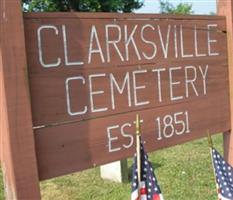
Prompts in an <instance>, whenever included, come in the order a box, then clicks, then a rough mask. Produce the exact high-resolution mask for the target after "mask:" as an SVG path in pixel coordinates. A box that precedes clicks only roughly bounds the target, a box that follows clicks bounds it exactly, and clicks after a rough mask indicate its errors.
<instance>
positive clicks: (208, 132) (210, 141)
mask: <svg viewBox="0 0 233 200" xmlns="http://www.w3.org/2000/svg"><path fill="white" fill-rule="evenodd" d="M207 137H208V144H209V149H210V157H211V164H212V168H213V171H214V176H215V173H216V172H215V168H214V161H213V152H212V150H213V141H212V138H211V135H210V131H209V130H207ZM214 180H215V185H216V190H217V194H218V184H217V180H216V178H215V179H214Z"/></svg>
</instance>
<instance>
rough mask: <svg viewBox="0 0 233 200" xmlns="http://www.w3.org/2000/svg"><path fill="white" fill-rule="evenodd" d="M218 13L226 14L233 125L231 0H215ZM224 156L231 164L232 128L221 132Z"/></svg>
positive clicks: (232, 5)
mask: <svg viewBox="0 0 233 200" xmlns="http://www.w3.org/2000/svg"><path fill="white" fill-rule="evenodd" d="M217 11H218V15H222V16H226V19H227V22H226V24H227V43H228V63H229V80H230V99H231V127H233V21H232V20H233V1H232V0H227V1H226V0H217ZM223 140H224V157H225V159H226V160H227V161H228V162H229V163H230V164H231V165H233V130H231V131H229V132H225V133H224V134H223Z"/></svg>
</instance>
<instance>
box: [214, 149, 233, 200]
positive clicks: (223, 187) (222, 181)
mask: <svg viewBox="0 0 233 200" xmlns="http://www.w3.org/2000/svg"><path fill="white" fill-rule="evenodd" d="M211 151H212V160H213V166H214V172H215V177H216V185H217V192H218V200H233V168H232V167H231V166H230V165H229V164H228V163H227V162H226V161H225V160H224V159H223V157H222V156H221V155H220V154H219V153H218V151H217V150H216V149H214V148H212V149H211Z"/></svg>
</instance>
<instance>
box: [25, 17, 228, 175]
mask: <svg viewBox="0 0 233 200" xmlns="http://www.w3.org/2000/svg"><path fill="white" fill-rule="evenodd" d="M24 25H25V38H26V51H27V59H28V72H29V85H30V92H31V103H32V118H33V125H34V132H35V141H36V153H37V160H38V168H39V176H40V179H41V180H43V179H47V178H51V177H55V176H59V175H63V174H68V173H70V172H75V171H79V170H83V169H86V168H90V167H93V166H96V165H100V164H104V163H108V162H111V161H115V160H119V159H123V158H127V157H130V156H132V154H133V152H134V151H135V141H134V132H135V128H134V119H135V115H136V113H139V114H140V116H141V118H142V120H143V122H142V137H143V140H145V142H146V144H145V146H146V149H147V150H148V151H153V150H156V149H160V148H164V147H168V146H172V145H175V144H179V143H182V142H185V141H188V140H193V139H195V138H200V137H202V136H206V132H207V130H208V129H209V131H210V132H211V133H217V132H222V131H226V130H229V129H230V113H229V88H228V65H227V43H226V27H225V18H223V17H216V16H215V17H206V16H188V17H186V16H182V17H174V16H164V15H132V14H76V13H69V14H60V13H56V14H44V13H43V14H25V15H24Z"/></svg>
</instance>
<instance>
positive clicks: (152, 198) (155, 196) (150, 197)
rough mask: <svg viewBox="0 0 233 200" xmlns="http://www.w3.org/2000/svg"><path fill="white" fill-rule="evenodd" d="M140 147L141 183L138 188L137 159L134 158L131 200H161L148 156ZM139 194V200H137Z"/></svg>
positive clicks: (161, 196)
mask: <svg viewBox="0 0 233 200" xmlns="http://www.w3.org/2000/svg"><path fill="white" fill-rule="evenodd" d="M140 145H141V182H140V187H139V186H138V174H137V157H136V155H135V156H134V164H133V173H132V193H131V200H163V195H162V193H161V190H160V187H159V185H158V182H157V179H156V177H155V174H154V171H153V168H152V165H151V163H150V161H149V160H148V155H147V154H146V152H145V151H144V147H143V144H142V142H140ZM139 193H140V199H139Z"/></svg>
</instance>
